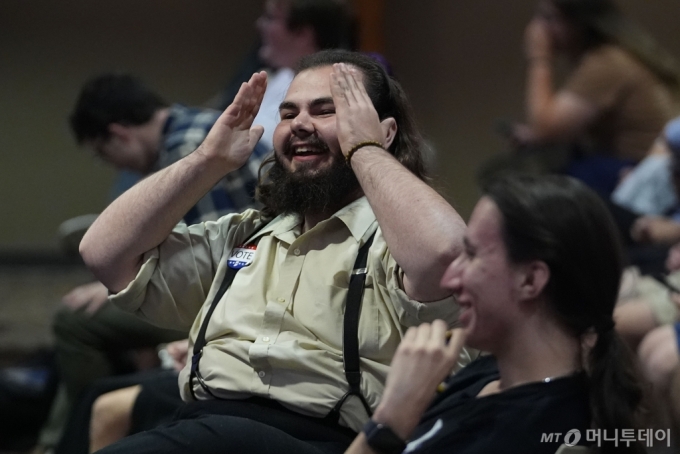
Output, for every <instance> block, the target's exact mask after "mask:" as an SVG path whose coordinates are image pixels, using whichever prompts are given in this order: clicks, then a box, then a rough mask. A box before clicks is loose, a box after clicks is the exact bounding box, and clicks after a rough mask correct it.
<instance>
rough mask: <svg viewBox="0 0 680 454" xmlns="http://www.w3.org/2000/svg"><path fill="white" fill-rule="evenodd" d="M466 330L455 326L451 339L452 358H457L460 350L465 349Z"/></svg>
mask: <svg viewBox="0 0 680 454" xmlns="http://www.w3.org/2000/svg"><path fill="white" fill-rule="evenodd" d="M465 337H466V331H465V330H464V329H463V328H455V329H453V330H452V332H451V338H450V339H449V345H448V347H447V348H448V353H449V354H450V355H451V357H452V358H454V359H457V358H458V355H460V351H461V350H462V349H463V345H464V344H465Z"/></svg>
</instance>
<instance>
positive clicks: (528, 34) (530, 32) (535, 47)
mask: <svg viewBox="0 0 680 454" xmlns="http://www.w3.org/2000/svg"><path fill="white" fill-rule="evenodd" d="M524 52H525V55H526V58H527V60H536V59H546V60H551V59H552V58H553V45H552V37H551V36H550V30H549V28H548V23H547V22H546V20H545V19H543V18H541V17H534V18H533V19H532V20H531V22H529V25H527V28H526V30H525V31H524Z"/></svg>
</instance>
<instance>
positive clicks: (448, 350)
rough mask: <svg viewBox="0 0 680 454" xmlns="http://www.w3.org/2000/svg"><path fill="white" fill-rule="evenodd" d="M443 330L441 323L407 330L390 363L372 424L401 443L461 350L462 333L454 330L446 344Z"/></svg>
mask: <svg viewBox="0 0 680 454" xmlns="http://www.w3.org/2000/svg"><path fill="white" fill-rule="evenodd" d="M446 329H447V326H446V323H445V322H444V321H442V320H435V321H434V323H432V324H431V325H430V324H427V323H423V324H422V325H420V326H418V327H417V328H415V327H412V328H409V329H408V331H407V332H406V334H405V335H404V339H403V340H402V341H401V344H399V348H397V352H396V354H395V356H394V359H393V360H392V366H391V367H390V373H389V375H388V376H387V383H386V385H385V393H384V394H383V397H382V400H381V401H380V405H378V408H377V409H376V411H375V414H374V415H373V420H374V421H376V422H379V423H383V424H386V425H388V426H389V427H390V428H391V429H392V430H393V431H394V433H396V434H397V435H399V437H401V438H402V439H403V440H407V439H408V438H409V436H410V435H411V433H412V432H413V429H415V427H416V426H417V425H418V421H420V418H421V416H422V414H423V413H424V412H425V409H426V408H427V406H428V405H429V404H430V402H431V401H432V399H433V398H434V396H435V393H436V390H437V386H438V385H439V384H440V383H441V382H442V380H444V378H445V377H446V376H447V375H449V374H450V373H451V370H452V369H453V367H454V365H455V364H456V361H457V360H458V357H459V355H460V352H461V349H462V348H463V343H464V342H465V334H464V331H463V330H462V329H461V328H457V329H454V330H453V332H452V335H451V338H450V339H449V341H448V343H447V333H446Z"/></svg>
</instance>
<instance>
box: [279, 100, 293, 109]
mask: <svg viewBox="0 0 680 454" xmlns="http://www.w3.org/2000/svg"><path fill="white" fill-rule="evenodd" d="M284 109H289V110H294V109H297V104H295V103H294V102H290V101H283V102H282V103H281V104H279V110H284Z"/></svg>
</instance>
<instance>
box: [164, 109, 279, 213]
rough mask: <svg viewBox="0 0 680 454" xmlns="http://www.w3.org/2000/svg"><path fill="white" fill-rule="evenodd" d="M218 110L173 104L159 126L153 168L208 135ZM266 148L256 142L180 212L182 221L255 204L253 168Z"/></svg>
mask: <svg viewBox="0 0 680 454" xmlns="http://www.w3.org/2000/svg"><path fill="white" fill-rule="evenodd" d="M219 116H220V112H218V111H215V110H211V109H201V108H189V107H185V106H182V105H179V104H174V105H173V106H172V107H171V108H170V116H169V117H168V120H167V121H166V122H165V126H164V127H163V144H164V146H163V149H162V150H161V152H160V153H159V157H158V161H157V162H156V165H155V167H154V171H157V170H160V169H164V168H166V167H168V166H169V165H171V164H174V163H175V162H177V161H179V160H180V159H182V158H183V157H185V156H187V155H188V154H190V153H192V152H193V151H194V150H195V149H196V148H198V146H199V145H200V144H201V143H202V142H203V139H205V137H206V136H207V135H208V132H209V131H210V128H212V126H213V124H215V121H217V118H218V117H219ZM269 151H270V150H269V149H268V147H267V146H265V145H263V144H261V143H258V144H257V146H256V147H255V150H253V154H252V155H251V156H250V159H249V160H248V162H247V163H246V164H245V165H244V166H243V167H241V168H240V169H238V170H235V171H234V172H231V173H229V174H228V175H226V176H225V177H224V178H222V180H220V182H219V183H217V184H216V185H215V187H213V188H212V189H211V190H210V192H208V193H207V194H206V195H205V196H204V197H203V198H202V199H201V200H199V201H198V203H196V205H194V206H193V208H191V209H190V210H189V212H188V213H187V214H186V215H184V222H186V223H187V224H196V223H198V222H203V221H214V220H216V219H218V218H220V217H221V216H224V215H225V214H229V213H240V212H242V211H244V210H245V209H247V208H254V207H257V202H256V201H255V199H254V195H255V187H256V186H257V172H258V169H259V167H260V163H261V162H262V160H263V159H264V157H265V156H266V155H267V154H268V152H269Z"/></svg>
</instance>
